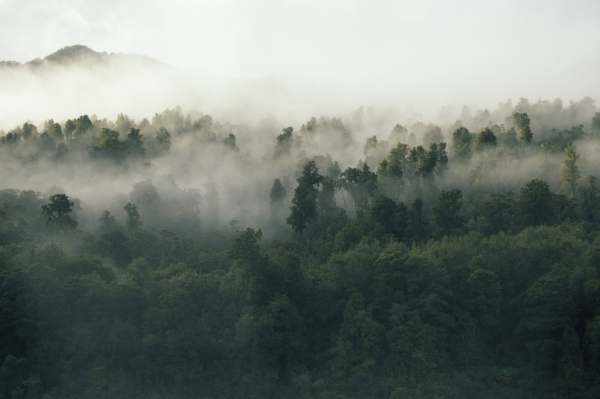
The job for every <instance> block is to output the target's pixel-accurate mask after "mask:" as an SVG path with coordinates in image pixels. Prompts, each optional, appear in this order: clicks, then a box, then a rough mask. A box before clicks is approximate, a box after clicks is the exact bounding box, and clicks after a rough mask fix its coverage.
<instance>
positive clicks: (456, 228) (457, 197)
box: [433, 189, 465, 235]
mask: <svg viewBox="0 0 600 399" xmlns="http://www.w3.org/2000/svg"><path fill="white" fill-rule="evenodd" d="M461 208H462V192H461V191H460V190H457V189H454V190H448V191H442V192H441V193H440V196H439V199H438V202H437V204H436V205H435V207H434V208H433V219H434V221H435V224H436V226H437V228H438V229H439V234H440V235H449V234H456V233H460V232H461V231H462V229H463V227H464V224H465V220H464V217H463V216H462V214H461Z"/></svg>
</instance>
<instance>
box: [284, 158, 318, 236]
mask: <svg viewBox="0 0 600 399" xmlns="http://www.w3.org/2000/svg"><path fill="white" fill-rule="evenodd" d="M322 180H323V176H321V175H320V174H319V169H318V168H317V164H316V163H315V161H310V162H308V163H307V164H306V165H304V168H303V169H302V175H301V176H300V177H299V178H298V186H297V187H296V189H295V190H294V198H293V199H292V207H291V208H290V209H291V214H290V216H289V217H288V219H287V222H288V224H289V225H291V226H292V229H294V231H295V232H296V233H299V234H301V233H302V232H303V231H304V229H305V228H306V226H307V225H308V223H310V222H311V221H313V220H316V219H317V216H318V212H317V197H318V194H319V184H320V183H321V181H322Z"/></svg>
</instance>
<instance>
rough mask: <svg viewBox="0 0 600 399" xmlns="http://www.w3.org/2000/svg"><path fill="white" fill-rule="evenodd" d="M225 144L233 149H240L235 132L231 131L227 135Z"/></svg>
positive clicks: (224, 140)
mask: <svg viewBox="0 0 600 399" xmlns="http://www.w3.org/2000/svg"><path fill="white" fill-rule="evenodd" d="M223 144H224V145H225V147H227V148H229V149H230V150H232V151H238V146H237V138H236V137H235V134H233V133H229V134H228V135H227V137H225V138H224V139H223Z"/></svg>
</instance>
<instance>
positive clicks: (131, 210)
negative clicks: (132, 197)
mask: <svg viewBox="0 0 600 399" xmlns="http://www.w3.org/2000/svg"><path fill="white" fill-rule="evenodd" d="M123 209H124V210H125V213H126V214H127V228H128V229H129V230H130V231H136V230H139V229H140V228H141V227H142V218H141V216H140V213H139V212H138V209H137V206H135V204H134V203H132V202H128V203H127V204H125V206H124V207H123Z"/></svg>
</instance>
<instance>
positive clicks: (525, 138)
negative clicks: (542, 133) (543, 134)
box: [512, 112, 533, 144]
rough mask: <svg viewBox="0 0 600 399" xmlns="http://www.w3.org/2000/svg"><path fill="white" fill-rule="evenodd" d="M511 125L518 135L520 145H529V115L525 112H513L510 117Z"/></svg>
mask: <svg viewBox="0 0 600 399" xmlns="http://www.w3.org/2000/svg"><path fill="white" fill-rule="evenodd" d="M512 119H513V123H514V124H515V127H516V128H517V133H518V134H519V140H520V141H521V142H522V143H525V144H529V143H531V140H532V139H533V133H532V132H531V126H530V124H531V121H530V120H529V115H527V114H526V113H525V112H515V113H514V114H513V115H512Z"/></svg>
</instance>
